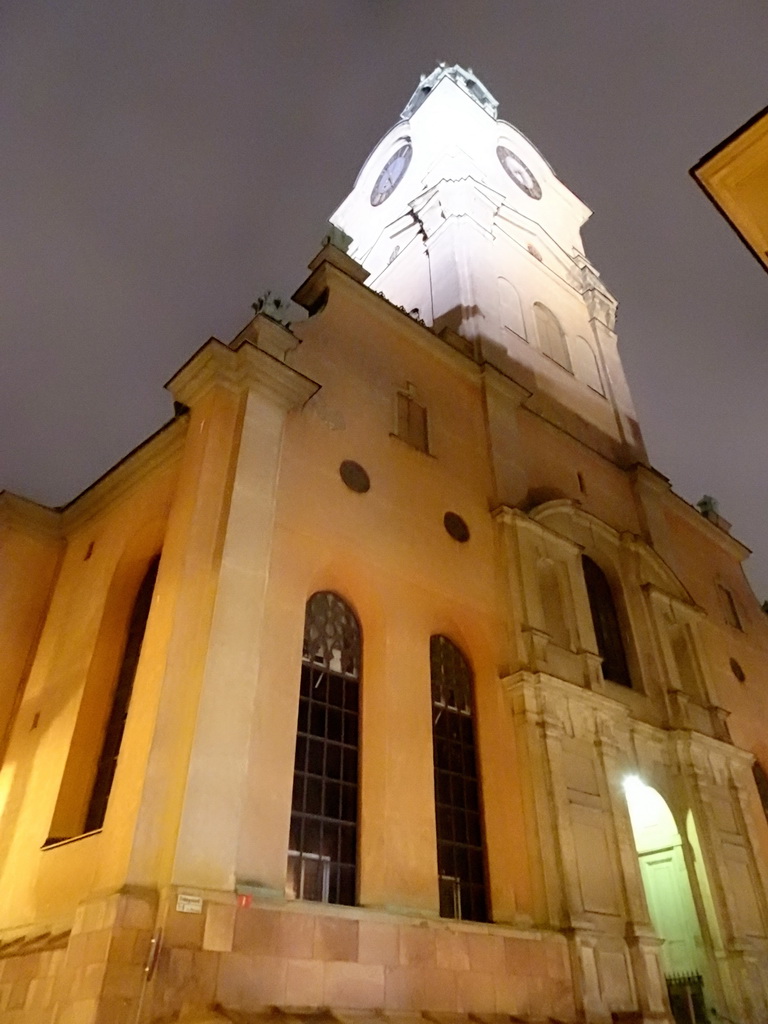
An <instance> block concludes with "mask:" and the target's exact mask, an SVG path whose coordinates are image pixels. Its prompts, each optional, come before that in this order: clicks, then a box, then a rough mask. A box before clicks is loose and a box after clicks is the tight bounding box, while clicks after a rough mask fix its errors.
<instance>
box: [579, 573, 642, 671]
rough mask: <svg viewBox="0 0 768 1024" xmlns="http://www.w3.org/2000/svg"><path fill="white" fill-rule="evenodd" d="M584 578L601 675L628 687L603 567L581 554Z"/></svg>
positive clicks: (619, 635)
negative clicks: (601, 666) (601, 670)
mask: <svg viewBox="0 0 768 1024" xmlns="http://www.w3.org/2000/svg"><path fill="white" fill-rule="evenodd" d="M581 561H582V565H583V568H584V581H585V583H586V585H587V597H588V598H589V608H590V611H591V613H592V624H593V625H594V627H595V639H596V640H597V653H598V654H599V655H600V657H601V658H602V659H603V677H604V678H605V679H609V680H610V681H611V682H612V683H618V684H619V685H620V686H631V685H632V679H631V678H630V675H629V668H628V666H627V656H626V653H625V651H624V639H623V637H622V632H621V625H620V623H619V616H618V613H617V611H616V605H615V603H614V600H613V594H612V592H611V586H610V584H609V582H608V580H607V578H606V575H605V573H604V572H603V570H602V569H601V568H600V566H598V565H597V564H596V563H595V562H593V561H592V559H591V558H588V557H587V556H586V555H583V556H582V559H581Z"/></svg>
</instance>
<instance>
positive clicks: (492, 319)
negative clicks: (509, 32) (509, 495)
mask: <svg viewBox="0 0 768 1024" xmlns="http://www.w3.org/2000/svg"><path fill="white" fill-rule="evenodd" d="M590 212H591V211H590V210H589V209H588V208H587V207H586V206H585V204H584V203H583V202H582V201H581V200H580V199H579V198H578V197H577V196H575V195H574V194H573V193H572V192H571V191H570V190H569V189H568V188H566V187H565V185H563V183H562V182H561V181H560V180H559V179H558V177H557V176H556V174H555V172H554V171H553V170H552V168H551V166H550V165H549V163H548V162H547V161H546V160H545V159H544V157H543V156H542V155H541V153H539V151H538V150H537V149H536V147H535V146H533V144H532V143H531V142H530V141H529V140H528V139H527V138H526V137H525V135H523V133H522V132H520V131H519V130H518V129H517V128H514V127H513V126H512V125H511V124H508V123H507V122H506V121H503V120H501V119H500V118H499V117H498V116H497V103H496V100H495V99H494V98H493V96H492V95H491V94H490V92H489V91H488V90H487V89H486V88H485V86H484V85H483V84H482V83H481V82H480V81H479V80H478V79H477V77H476V76H475V75H474V74H473V73H472V71H471V70H465V69H464V68H462V67H460V66H458V65H454V66H453V67H446V66H445V65H443V64H441V65H439V66H438V67H437V68H435V70H434V71H433V72H432V73H431V74H430V75H428V76H427V77H425V78H423V79H422V81H421V83H420V84H419V87H418V88H417V90H416V91H415V92H414V94H413V96H412V97H411V99H410V100H409V102H408V104H407V105H406V107H405V109H404V110H403V112H402V114H401V118H400V120H399V121H398V123H397V124H396V125H395V126H394V127H393V128H391V129H390V131H389V132H387V134H386V135H385V136H384V138H383V139H382V140H381V142H380V143H379V144H378V145H377V146H376V148H375V149H374V150H373V152H372V153H371V155H370V156H369V157H368V159H367V160H366V162H365V164H364V165H363V167H362V170H361V171H360V174H359V175H358V178H357V181H356V182H355V186H354V188H353V189H352V192H351V193H350V195H349V196H348V197H347V198H346V199H345V200H344V202H343V203H342V204H341V206H340V207H339V208H338V209H337V210H336V212H335V213H334V214H333V216H332V218H331V220H332V222H333V223H334V224H335V225H336V226H337V227H339V228H341V229H342V230H343V231H344V232H345V233H346V234H347V235H349V236H350V237H351V239H352V242H351V245H350V248H349V254H350V255H351V256H352V257H353V258H354V259H355V260H357V262H359V263H361V264H362V265H363V266H364V267H365V269H366V270H367V271H368V272H369V274H370V277H369V278H368V282H367V283H368V284H369V286H370V287H371V288H372V289H373V290H374V291H378V292H380V293H381V294H383V295H384V296H385V297H386V298H387V299H389V300H390V301H391V302H392V303H394V304H395V305H397V306H400V307H402V308H403V309H404V310H406V311H407V312H408V313H409V314H410V315H411V316H413V317H414V318H417V319H419V320H421V321H423V322H424V323H425V324H426V325H427V326H430V327H432V328H433V329H434V330H435V331H436V332H438V333H441V332H444V333H445V336H446V337H447V338H448V339H451V338H452V339H453V341H454V343H461V344H463V345H464V346H465V349H466V350H468V351H471V353H472V354H473V355H474V357H475V358H477V359H478V361H480V362H482V363H485V364H489V365H490V366H492V367H495V368H496V369H497V370H499V371H500V372H501V373H502V374H504V376H505V377H507V378H511V379H512V380H513V381H515V382H517V383H518V384H519V385H521V387H522V388H524V389H526V391H527V392H529V393H530V394H529V398H528V404H529V405H532V406H533V407H535V408H537V410H538V411H539V412H541V413H542V414H543V415H544V416H545V417H547V418H549V419H551V420H553V421H554V422H556V423H557V424H558V425H560V426H564V427H565V428H566V429H567V430H568V431H569V432H570V433H572V434H574V435H575V436H577V437H579V438H580V439H582V440H589V442H590V443H591V444H592V445H593V446H594V445H597V447H598V448H600V449H602V450H603V451H604V452H605V454H607V455H608V456H609V457H610V458H612V459H614V460H616V461H619V462H621V463H623V464H629V463H634V462H637V461H641V462H643V461H645V459H646V456H645V449H644V446H643V442H642V438H641V435H640V430H639V427H638V425H637V420H636V415H635V412H634V408H633V405H632V400H631V397H630V394H629V390H628V387H627V383H626V379H625V376H624V371H623V368H622V365H621V362H620V359H619V356H618V352H617V345H616V335H615V333H614V327H615V319H616V301H615V299H614V298H613V297H612V296H611V294H610V293H609V292H608V290H607V289H606V287H605V286H604V284H603V283H602V281H601V279H600V276H599V274H598V273H597V271H596V270H595V269H594V267H593V266H592V265H591V263H590V262H589V260H588V259H587V257H586V255H585V253H584V247H583V243H582V239H581V228H582V225H583V224H584V223H585V222H586V220H587V218H588V217H589V216H590ZM459 339H463V341H462V342H459Z"/></svg>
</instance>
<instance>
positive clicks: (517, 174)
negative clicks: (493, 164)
mask: <svg viewBox="0 0 768 1024" xmlns="http://www.w3.org/2000/svg"><path fill="white" fill-rule="evenodd" d="M496 156H497V157H498V158H499V163H500V164H501V166H502V167H503V168H504V170H505V171H506V172H507V174H508V175H509V177H510V178H511V179H512V181H514V183H515V184H516V185H517V187H518V188H519V189H522V190H523V192H525V194H526V195H527V196H530V197H531V199H541V185H540V184H539V183H538V181H537V180H536V178H535V177H534V174H533V171H532V170H531V169H530V168H529V167H527V166H526V164H524V163H523V161H522V160H521V159H520V157H519V156H515V154H514V153H513V152H512V150H511V149H508V148H507V147H506V146H497V147H496Z"/></svg>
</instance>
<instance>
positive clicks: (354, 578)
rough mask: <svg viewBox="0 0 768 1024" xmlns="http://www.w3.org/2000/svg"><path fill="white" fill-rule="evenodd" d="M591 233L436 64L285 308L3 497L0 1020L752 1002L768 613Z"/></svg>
mask: <svg viewBox="0 0 768 1024" xmlns="http://www.w3.org/2000/svg"><path fill="white" fill-rule="evenodd" d="M588 216H589V210H587V208H586V207H585V206H584V204H583V203H581V201H580V200H579V199H577V198H576V197H575V196H574V195H573V194H572V193H571V192H570V191H569V190H568V189H567V188H566V187H565V186H564V185H563V184H562V183H561V182H560V181H559V180H558V179H557V177H556V176H555V174H554V172H553V170H552V169H551V167H550V166H549V165H548V164H547V163H546V161H545V159H544V158H543V157H542V156H541V154H540V153H539V152H538V151H537V150H536V149H535V147H534V146H533V145H532V144H531V143H530V142H529V141H528V140H527V139H526V138H525V137H524V136H523V135H522V134H521V133H520V132H519V131H517V130H516V129H515V128H513V127H512V126H511V125H509V124H507V123H506V122H504V121H502V120H501V119H500V118H499V117H498V115H497V109H496V103H495V101H494V100H493V97H492V96H491V95H490V94H489V93H488V91H487V90H486V89H485V88H484V86H483V85H482V84H481V83H480V82H479V81H478V80H477V79H476V77H475V76H474V75H473V74H472V73H471V72H469V71H465V70H464V69H462V68H459V67H453V68H446V67H444V66H442V65H441V66H440V67H438V68H437V69H436V70H435V71H434V72H433V73H432V74H431V75H430V76H429V77H428V78H425V79H424V80H423V81H422V82H421V84H420V86H419V88H418V89H417V90H416V92H415V93H414V95H413V97H412V98H411V100H410V101H409V103H408V105H407V107H406V108H405V110H404V111H403V115H402V117H401V119H400V120H399V121H398V123H397V125H396V126H395V127H394V128H393V129H392V130H391V131H390V132H388V133H387V134H386V135H385V136H384V138H383V139H382V141H381V142H380V143H379V145H378V146H377V147H376V149H375V150H374V151H373V153H372V154H371V156H370V157H369V159H368V161H367V162H366V164H365V165H364V166H363V168H362V170H361V172H360V175H359V177H358V180H357V182H356V183H355V186H354V188H353V190H352V192H351V193H350V195H349V196H348V198H347V199H346V200H345V201H344V203H343V204H342V205H341V206H340V207H339V209H338V210H337V211H336V213H335V214H334V216H333V219H332V223H333V225H334V228H333V231H332V233H331V236H330V237H329V239H328V241H327V242H326V243H325V244H324V247H323V249H322V250H321V252H320V253H319V254H318V255H317V256H316V257H315V258H314V259H313V261H312V263H311V264H310V268H309V269H310V276H309V277H308V278H307V280H306V281H305V282H304V283H303V284H302V285H301V286H300V288H299V289H298V291H297V292H296V295H295V297H294V298H295V301H296V303H297V304H299V305H300V306H302V307H303V308H304V309H305V310H306V313H307V315H306V317H305V318H303V319H301V320H299V321H297V322H294V323H292V324H291V325H286V324H285V323H282V322H280V319H279V317H278V316H277V311H276V310H275V309H273V308H272V307H266V308H265V309H264V310H262V311H261V312H260V313H259V314H257V316H256V317H255V318H254V319H253V321H252V322H251V323H249V324H248V325H247V326H246V327H245V328H244V329H243V331H242V332H241V333H240V334H239V335H238V336H237V337H236V338H235V339H234V340H233V341H232V342H230V343H229V344H224V343H222V342H220V341H217V340H215V339H212V340H210V341H209V342H207V343H206V344H205V345H203V347H202V348H201V349H200V350H199V351H198V352H197V353H195V354H194V355H193V356H192V358H191V359H190V360H189V362H188V363H187V364H186V365H185V366H183V367H182V368H181V369H180V370H179V371H178V373H177V374H176V375H175V376H174V377H173V379H172V380H171V381H170V382H169V384H168V385H167V386H168V389H169V391H170V393H171V395H172V397H173V399H174V402H175V409H176V415H175V416H174V418H173V420H172V421H170V422H169V423H168V424H167V425H166V426H165V427H164V428H162V429H161V430H160V431H159V432H158V433H157V434H155V435H154V436H152V437H151V438H150V439H149V440H148V441H147V442H145V443H144V445H142V446H141V447H140V448H138V449H137V450H136V451H134V452H132V453H131V454H130V455H128V456H127V457H126V458H125V459H124V460H123V461H122V462H121V463H119V464H118V465H117V466H116V467H115V468H114V469H113V470H111V471H110V472H109V473H107V474H106V475H105V476H104V477H102V478H101V479H100V480H99V481H97V482H96V483H95V484H94V485H93V486H92V487H91V488H89V489H88V490H87V491H86V492H84V493H83V494H82V495H81V496H80V497H78V498H77V499H75V500H74V501H73V502H72V503H71V504H70V505H68V506H66V507H65V508H62V509H48V508H43V507H40V506H37V505H35V504H33V503H31V502H29V501H26V500H25V499H23V498H20V497H17V496H14V495H10V494H3V495H2V496H0V543H1V544H2V548H1V550H2V556H1V557H0V623H2V644H1V645H0V744H1V745H0V822H1V825H0V1024H6V1022H7V1024H11V1022H13V1024H32V1022H34V1024H70V1022H75V1021H76V1022H78V1024H91V1022H98V1024H129V1022H130V1024H133V1022H136V1024H139V1022H164V1021H176V1020H178V1021H188V1022H190V1024H193V1022H197V1024H204V1022H211V1024H212V1022H214V1021H228V1020H229V1021H236V1022H252V1021H262V1020H266V1019H275V1020H281V1019H285V1020H288V1019H289V1018H290V1019H297V1018H298V1019H302V1020H310V1019H319V1018H320V1017H322V1019H323V1020H328V1019H330V1018H335V1019H338V1020H340V1021H347V1020H349V1019H351V1018H354V1019H355V1020H358V1019H361V1018H366V1019H367V1018H371V1019H376V1020H380V1019H382V1018H384V1019H389V1018H392V1019H393V1020H403V1021H404V1020H406V1019H408V1020H409V1021H411V1020H416V1019H417V1018H419V1019H426V1020H432V1021H443V1020H445V1021H451V1022H458V1021H460V1020H469V1019H470V1018H471V1019H473V1020H476V1021H477V1020H480V1021H484V1020H488V1021H491V1020H495V1021H499V1022H502V1021H504V1020H509V1019H510V1018H512V1019H515V1020H531V1021H533V1020H542V1019H545V1018H552V1019H555V1020H558V1021H568V1022H570V1021H583V1022H596V1024H597V1022H599V1024H608V1022H610V1021H614V1020H615V1021H619V1020H630V1019H631V1020H633V1021H640V1020H658V1021H671V1019H672V1015H673V1014H674V1016H675V1017H676V1019H677V1020H679V1021H690V1020H694V1019H695V1020H705V1019H710V1020H717V1019H718V1015H719V1016H722V1017H727V1018H729V1019H731V1020H732V1021H737V1022H739V1024H752V1022H758V1021H761V1020H764V1019H765V1015H766V1011H767V1010H768V825H767V824H766V817H765V813H764V811H763V806H762V805H761V798H760V792H759V787H761V786H762V787H763V789H764V791H765V790H767V789H768V780H766V777H765V774H764V772H763V770H762V768H761V767H760V765H761V763H762V764H763V765H766V766H768V737H766V736H765V733H764V729H765V727H764V723H765V721H766V712H768V697H767V696H766V692H765V687H764V680H765V678H766V672H767V670H768V618H766V616H765V614H764V613H763V612H762V610H761V608H760V606H759V604H758V602H757V600H756V599H755V597H754V595H753V593H752V592H751V590H750V588H749V586H748V584H747V583H746V580H745V577H744V575H743V572H742V569H741V562H742V561H743V559H744V558H745V557H746V555H747V554H748V552H747V550H746V549H745V548H744V546H743V545H741V544H740V543H739V542H738V541H737V540H736V539H734V538H733V537H732V536H731V535H730V532H729V526H728V524H727V523H726V522H725V521H724V520H723V519H722V518H721V517H719V516H718V515H717V513H716V511H715V510H714V509H712V508H710V507H704V510H703V511H702V512H700V511H698V510H697V509H694V508H692V507H691V506H690V505H688V504H687V503H686V502H684V501H683V500H682V499H681V498H679V497H678V496H677V495H675V494H674V492H673V491H672V490H671V487H670V484H669V482H668V481H667V480H666V479H665V478H664V477H663V476H662V475H661V474H659V473H658V472H657V471H655V470H654V469H653V468H652V467H651V465H650V463H649V461H648V457H647V454H646V451H645V448H644V445H643V440H642V435H641V432H640V428H639V425H638V423H637V418H636V415H635V412H634V409H633V405H632V400H631V396H630V393H629V389H628V386H627V382H626V379H625V376H624V373H623V369H622V365H621V361H620V358H619V355H618V349H617V337H616V333H615V314H616V302H615V300H614V298H613V297H612V296H611V294H610V292H609V291H608V290H607V288H606V287H605V285H604V284H603V283H602V281H601V278H600V276H599V274H598V273H597V271H596V270H595V268H594V267H593V266H592V265H591V263H590V262H589V260H588V259H587V257H586V255H585V254H584V251H583V246H582V242H581V234H580V229H581V227H582V225H583V223H584V221H585V220H586V219H587V217H588ZM270 309H271V311H272V313H274V314H275V315H270Z"/></svg>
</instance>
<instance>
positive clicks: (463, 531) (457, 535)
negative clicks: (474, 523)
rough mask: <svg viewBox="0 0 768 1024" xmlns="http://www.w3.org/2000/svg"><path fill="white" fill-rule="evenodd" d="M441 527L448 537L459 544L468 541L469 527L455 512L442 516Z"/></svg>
mask: <svg viewBox="0 0 768 1024" xmlns="http://www.w3.org/2000/svg"><path fill="white" fill-rule="evenodd" d="M443 526H444V527H445V529H446V532H447V533H448V535H449V536H450V537H453V539H454V540H457V541H458V542H459V543H460V544H466V542H467V541H468V540H469V527H468V526H467V524H466V523H465V522H464V520H463V519H462V518H461V516H460V515H458V513H456V512H446V513H445V515H444V516H443Z"/></svg>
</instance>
